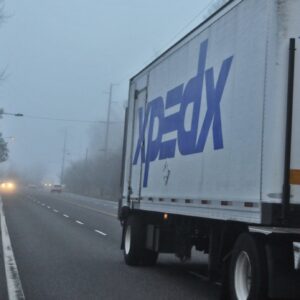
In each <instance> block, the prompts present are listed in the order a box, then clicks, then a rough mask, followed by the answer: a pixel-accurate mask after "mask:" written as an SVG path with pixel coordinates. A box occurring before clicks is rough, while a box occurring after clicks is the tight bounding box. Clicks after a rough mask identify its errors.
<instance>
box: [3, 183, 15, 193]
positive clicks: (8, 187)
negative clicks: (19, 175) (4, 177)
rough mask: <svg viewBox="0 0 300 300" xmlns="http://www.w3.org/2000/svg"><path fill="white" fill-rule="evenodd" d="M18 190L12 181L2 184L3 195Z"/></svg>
mask: <svg viewBox="0 0 300 300" xmlns="http://www.w3.org/2000/svg"><path fill="white" fill-rule="evenodd" d="M15 190H16V184H15V183H14V182H11V181H4V182H1V184H0V191H1V193H11V192H14V191H15Z"/></svg>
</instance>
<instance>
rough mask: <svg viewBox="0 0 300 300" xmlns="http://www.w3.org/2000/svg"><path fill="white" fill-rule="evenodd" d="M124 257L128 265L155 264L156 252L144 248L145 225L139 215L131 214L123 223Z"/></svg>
mask: <svg viewBox="0 0 300 300" xmlns="http://www.w3.org/2000/svg"><path fill="white" fill-rule="evenodd" d="M124 226H125V230H124V259H125V263H126V264H127V265H129V266H137V265H145V266H153V265H155V263H156V261H157V257H158V253H157V252H154V251H151V250H148V249H146V248H145V239H146V227H145V224H144V223H143V222H142V219H141V218H140V217H139V216H136V215H131V216H129V217H128V219H127V221H126V223H125V224H124Z"/></svg>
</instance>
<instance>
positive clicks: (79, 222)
mask: <svg viewBox="0 0 300 300" xmlns="http://www.w3.org/2000/svg"><path fill="white" fill-rule="evenodd" d="M75 222H76V223H77V224H80V225H83V224H84V223H82V222H81V221H78V220H76V221H75Z"/></svg>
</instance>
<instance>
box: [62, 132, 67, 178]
mask: <svg viewBox="0 0 300 300" xmlns="http://www.w3.org/2000/svg"><path fill="white" fill-rule="evenodd" d="M67 136H68V132H67V129H65V133H64V142H63V154H62V162H61V174H60V184H63V182H64V172H65V158H66V145H67Z"/></svg>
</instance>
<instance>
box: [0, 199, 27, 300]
mask: <svg viewBox="0 0 300 300" xmlns="http://www.w3.org/2000/svg"><path fill="white" fill-rule="evenodd" d="M0 218H1V236H2V247H3V258H4V265H5V275H6V284H7V293H8V299H9V300H22V299H25V296H24V292H23V288H22V283H21V280H20V276H19V272H18V267H17V264H16V260H15V257H14V253H13V249H12V246H11V241H10V237H9V233H8V229H7V225H6V220H5V215H4V210H3V203H2V199H1V197H0Z"/></svg>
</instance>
